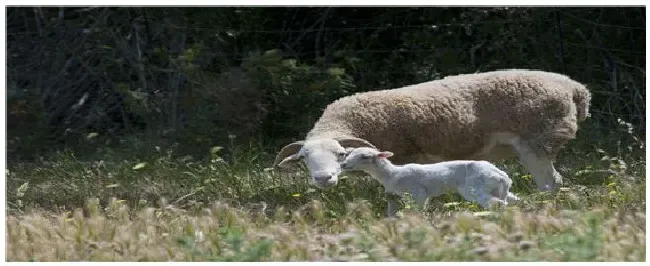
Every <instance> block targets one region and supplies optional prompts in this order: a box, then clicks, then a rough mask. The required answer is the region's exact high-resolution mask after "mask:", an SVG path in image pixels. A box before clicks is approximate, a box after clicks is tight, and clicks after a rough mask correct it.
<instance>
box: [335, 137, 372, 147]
mask: <svg viewBox="0 0 650 266" xmlns="http://www.w3.org/2000/svg"><path fill="white" fill-rule="evenodd" d="M334 139H335V140H336V141H338V142H339V144H341V146H343V147H345V148H347V147H352V148H359V147H368V148H373V149H377V147H375V145H372V144H370V142H368V141H367V140H365V139H360V138H355V137H342V138H334Z"/></svg>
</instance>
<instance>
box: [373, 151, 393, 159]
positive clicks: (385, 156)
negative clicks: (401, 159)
mask: <svg viewBox="0 0 650 266" xmlns="http://www.w3.org/2000/svg"><path fill="white" fill-rule="evenodd" d="M391 156H393V153H392V152H389V151H382V152H380V153H378V154H377V157H379V158H388V157H391Z"/></svg>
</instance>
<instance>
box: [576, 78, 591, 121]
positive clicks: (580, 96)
mask: <svg viewBox="0 0 650 266" xmlns="http://www.w3.org/2000/svg"><path fill="white" fill-rule="evenodd" d="M590 101H591V93H590V92H589V90H588V89H587V87H585V86H584V85H582V84H580V85H579V86H577V87H576V88H575V89H574V91H573V103H574V104H575V105H576V110H577V118H578V122H582V121H584V120H585V119H587V117H589V116H590V114H589V103H590Z"/></svg>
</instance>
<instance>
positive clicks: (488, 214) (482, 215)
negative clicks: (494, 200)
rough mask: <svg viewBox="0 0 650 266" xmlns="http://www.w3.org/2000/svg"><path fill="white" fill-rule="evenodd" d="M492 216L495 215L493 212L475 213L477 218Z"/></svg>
mask: <svg viewBox="0 0 650 266" xmlns="http://www.w3.org/2000/svg"><path fill="white" fill-rule="evenodd" d="M492 214H494V213H493V212H491V211H480V212H475V213H474V216H476V217H485V216H490V215H492Z"/></svg>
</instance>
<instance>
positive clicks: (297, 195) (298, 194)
mask: <svg viewBox="0 0 650 266" xmlns="http://www.w3.org/2000/svg"><path fill="white" fill-rule="evenodd" d="M291 196H292V197H294V198H297V197H300V193H295V194H293V195H291Z"/></svg>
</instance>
